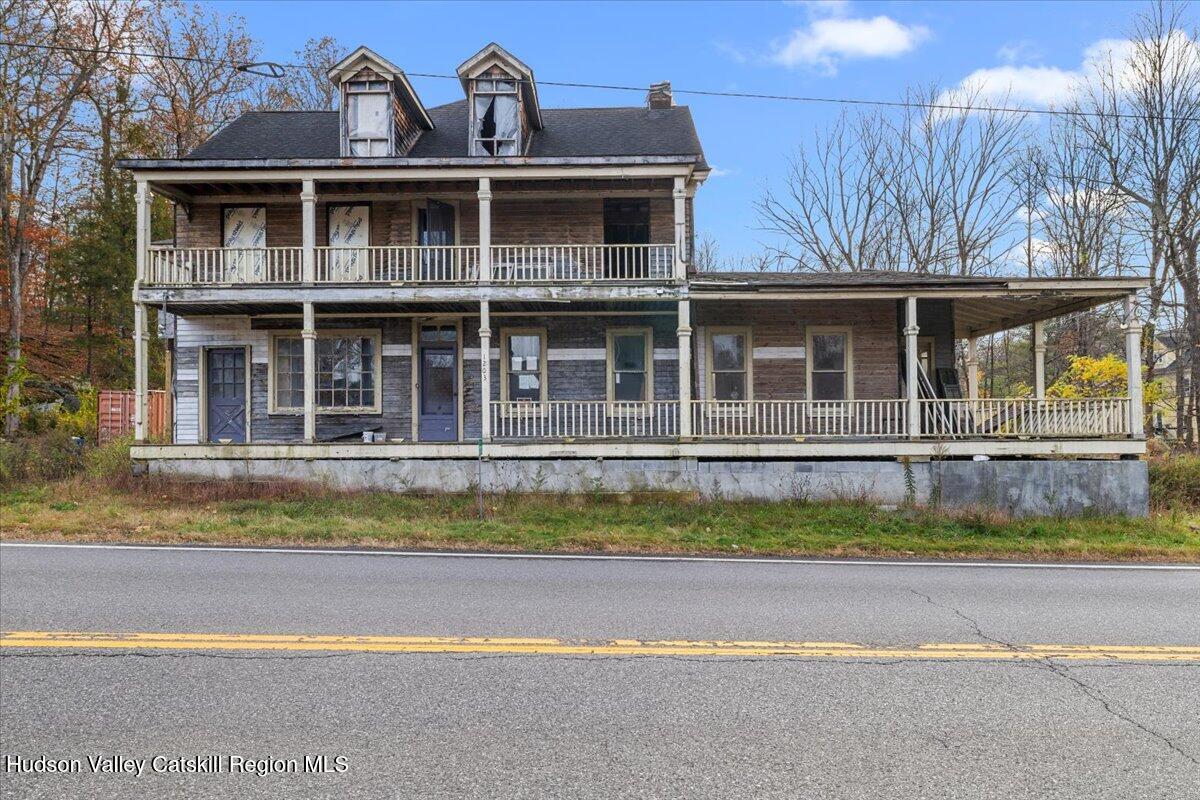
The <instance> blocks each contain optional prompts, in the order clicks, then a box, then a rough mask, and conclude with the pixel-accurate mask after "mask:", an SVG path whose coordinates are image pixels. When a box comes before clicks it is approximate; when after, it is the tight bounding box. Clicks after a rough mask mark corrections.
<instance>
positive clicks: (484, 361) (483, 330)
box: [479, 178, 546, 442]
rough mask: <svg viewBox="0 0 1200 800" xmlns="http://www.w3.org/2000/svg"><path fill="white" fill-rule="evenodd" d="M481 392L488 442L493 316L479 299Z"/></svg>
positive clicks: (486, 305)
mask: <svg viewBox="0 0 1200 800" xmlns="http://www.w3.org/2000/svg"><path fill="white" fill-rule="evenodd" d="M483 180H487V179H486V178H484V179H483ZM501 357H503V356H501ZM545 357H546V354H545V353H542V358H545ZM479 393H480V395H482V397H480V399H479V409H480V412H479V413H480V414H482V415H483V418H482V420H481V423H482V425H481V426H480V431H481V436H482V437H483V440H484V441H485V442H486V441H490V440H491V438H492V318H491V303H489V302H488V301H487V300H480V301H479Z"/></svg>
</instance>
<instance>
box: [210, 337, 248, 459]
mask: <svg viewBox="0 0 1200 800" xmlns="http://www.w3.org/2000/svg"><path fill="white" fill-rule="evenodd" d="M205 359H206V361H205V365H204V371H205V375H206V376H207V377H206V384H207V385H206V386H205V390H206V393H207V395H208V404H207V409H206V411H207V415H208V416H207V419H208V441H210V442H220V441H227V442H244V441H246V350H245V349H244V348H241V347H218V348H213V349H211V350H207V351H206V355H205Z"/></svg>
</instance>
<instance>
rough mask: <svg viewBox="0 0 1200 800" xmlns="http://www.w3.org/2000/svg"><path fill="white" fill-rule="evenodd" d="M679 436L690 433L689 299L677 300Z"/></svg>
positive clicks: (690, 325)
mask: <svg viewBox="0 0 1200 800" xmlns="http://www.w3.org/2000/svg"><path fill="white" fill-rule="evenodd" d="M675 333H676V335H677V337H678V339H677V345H676V347H677V348H678V354H679V436H680V437H681V438H689V437H691V435H692V308H691V301H690V300H680V301H679V327H678V328H676V329H675Z"/></svg>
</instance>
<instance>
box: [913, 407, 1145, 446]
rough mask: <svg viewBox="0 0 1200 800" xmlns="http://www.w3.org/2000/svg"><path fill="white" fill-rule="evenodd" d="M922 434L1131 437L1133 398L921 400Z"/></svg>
mask: <svg viewBox="0 0 1200 800" xmlns="http://www.w3.org/2000/svg"><path fill="white" fill-rule="evenodd" d="M920 403H921V435H922V436H927V437H931V438H940V439H953V438H978V437H984V438H1004V437H1033V438H1039V437H1046V438H1052V437H1075V436H1085V437H1091V436H1097V437H1111V436H1128V435H1129V399H1128V398H1125V397H1102V398H1088V399H1078V400H1063V399H1049V400H1038V399H1036V398H1031V397H1018V398H989V399H981V400H964V399H954V400H922V401H920Z"/></svg>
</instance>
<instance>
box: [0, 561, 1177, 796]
mask: <svg viewBox="0 0 1200 800" xmlns="http://www.w3.org/2000/svg"><path fill="white" fill-rule="evenodd" d="M0 630H4V631H17V630H31V631H105V632H113V633H119V632H127V633H132V632H181V633H194V634H200V633H253V634H265V633H278V634H313V635H319V634H324V635H337V634H354V635H429V636H551V637H564V638H570V639H626V638H628V639H688V640H792V641H801V640H803V641H837V642H859V643H864V644H871V645H878V646H906V645H918V644H922V643H935V642H936V643H946V642H956V643H987V644H995V643H997V642H999V643H1005V644H1012V645H1023V644H1030V643H1046V644H1100V645H1146V646H1151V645H1193V646H1194V645H1200V572H1197V571H1183V570H1180V571H1133V570H1095V571H1090V570H1074V569H1022V568H987V567H936V566H934V567H920V566H895V565H844V564H837V565H804V564H762V563H753V564H750V563H747V564H736V563H734V564H731V563H678V562H634V561H587V560H543V561H535V560H517V559H462V558H442V557H417V558H408V557H387V556H362V555H311V554H269V553H216V552H196V551H177V550H176V551H145V550H80V549H30V548H23V547H13V546H7V545H6V546H3V547H0ZM101 754H103V755H124V756H129V757H134V758H147V757H152V756H155V755H163V756H168V757H173V756H202V755H205V754H216V755H223V756H228V755H240V756H243V757H247V758H255V759H261V758H266V757H280V758H299V759H303V757H304V756H305V755H316V754H327V755H329V756H343V757H344V758H345V765H346V769H345V771H344V772H341V773H325V774H312V773H309V774H274V775H267V776H258V775H253V774H238V775H231V774H225V773H223V774H220V775H216V776H212V775H190V776H178V775H167V774H144V775H142V776H141V777H130V776H109V775H92V774H88V773H87V770H88V765H87V762H86V758H87V757H88V756H94V755H101ZM13 755H16V756H20V757H21V758H24V759H28V758H34V757H37V756H40V755H50V756H54V757H56V758H64V759H70V758H78V759H83V760H84V762H83V770H84V772H83V774H77V775H39V776H29V775H18V774H14V773H12V772H9V773H7V774H6V773H5V771H4V769H3V767H4V764H3V763H0V796H2V797H6V798H7V797H46V798H60V797H122V798H125V797H206V796H211V797H217V796H222V797H224V796H239V797H455V798H476V797H478V798H499V797H503V798H508V797H589V798H590V797H594V798H618V797H631V798H632V797H637V798H644V797H714V798H727V797H730V796H734V795H744V796H753V797H781V798H782V797H787V798H798V797H799V798H808V797H812V798H877V797H898V798H910V797H911V798H934V797H937V798H943V797H944V798H958V797H962V798H972V800H977V799H978V798H993V797H994V798H1032V797H1038V798H1043V797H1045V798H1080V797H1087V798H1123V799H1124V798H1172V799H1173V800H1174V799H1175V798H1200V663H1196V662H1189V663H1157V662H1149V663H1127V662H1121V663H1107V662H1096V661H1080V662H1074V661H1073V662H1059V661H1043V660H1037V661H1032V662H1029V661H1025V662H1001V661H979V662H975V661H943V660H938V659H934V658H931V659H928V660H913V661H900V660H888V659H839V658H813V659H807V658H794V657H780V656H768V657H761V658H759V657H754V658H751V657H747V658H741V657H729V656H724V657H722V656H717V657H620V656H608V657H605V656H564V655H517V654H486V655H477V654H377V653H321V652H315V653H308V652H270V653H260V652H227V651H219V650H204V649H195V650H181V651H171V652H166V651H148V650H147V651H142V650H119V651H118V650H79V649H45V650H40V649H21V648H5V649H3V650H2V651H0V759H3V758H4V757H5V756H13Z"/></svg>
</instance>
